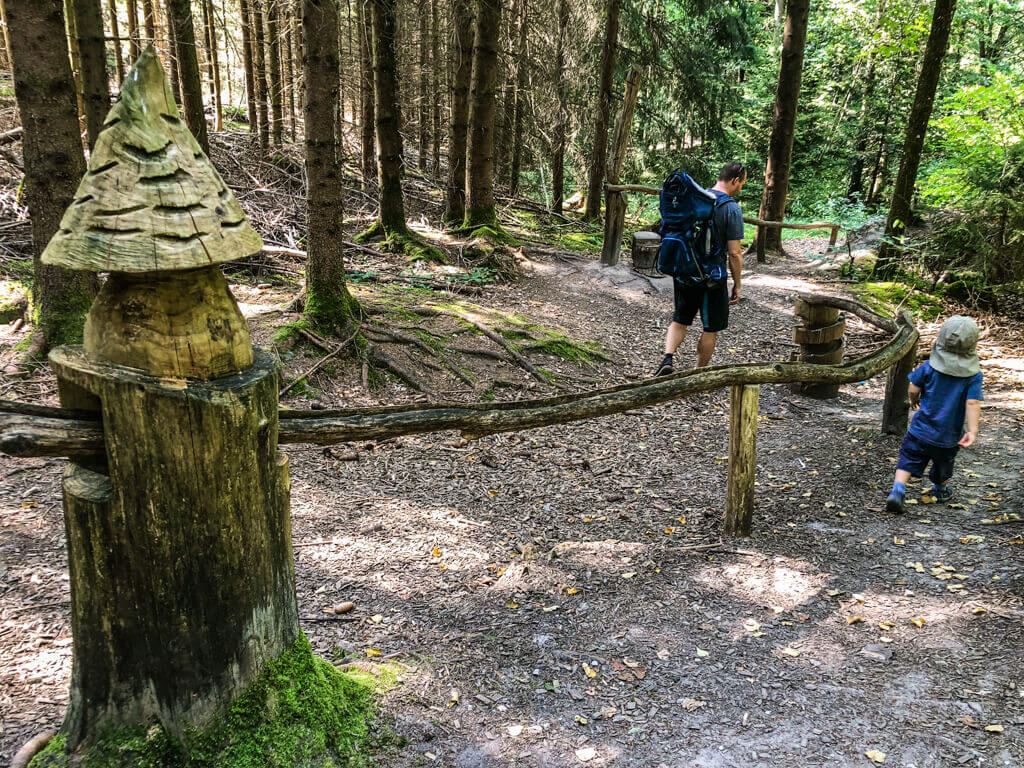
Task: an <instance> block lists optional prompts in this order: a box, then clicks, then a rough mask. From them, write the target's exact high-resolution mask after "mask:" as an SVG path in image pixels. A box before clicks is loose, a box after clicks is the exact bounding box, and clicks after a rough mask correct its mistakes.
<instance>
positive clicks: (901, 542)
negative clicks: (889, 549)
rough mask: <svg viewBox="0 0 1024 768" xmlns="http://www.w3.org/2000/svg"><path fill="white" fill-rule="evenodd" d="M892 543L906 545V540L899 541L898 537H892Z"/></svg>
mask: <svg viewBox="0 0 1024 768" xmlns="http://www.w3.org/2000/svg"><path fill="white" fill-rule="evenodd" d="M892 543H893V544H906V543H907V540H906V539H901V538H900V537H899V536H893V537H892Z"/></svg>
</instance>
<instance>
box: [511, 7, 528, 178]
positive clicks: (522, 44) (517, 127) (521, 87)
mask: <svg viewBox="0 0 1024 768" xmlns="http://www.w3.org/2000/svg"><path fill="white" fill-rule="evenodd" d="M527 3H528V0H522V7H521V8H520V13H521V15H520V18H519V45H518V48H517V53H516V96H515V111H514V114H513V116H512V132H513V138H512V163H511V165H510V166H509V185H508V187H509V195H511V196H512V197H515V196H516V195H518V194H519V173H520V171H521V170H522V167H523V120H524V113H525V112H526V107H525V104H526V71H527V69H526V34H527V30H528V26H527V23H528V11H527Z"/></svg>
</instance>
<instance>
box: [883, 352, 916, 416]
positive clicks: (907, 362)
mask: <svg viewBox="0 0 1024 768" xmlns="http://www.w3.org/2000/svg"><path fill="white" fill-rule="evenodd" d="M916 362H917V343H916V342H915V343H914V345H913V346H912V347H911V348H910V349H909V350H908V351H907V354H905V355H904V356H903V357H901V358H900V359H899V361H898V362H897V363H896V365H894V366H893V367H892V368H890V369H889V375H888V376H887V377H886V380H885V404H884V405H883V406H882V431H883V432H884V433H885V434H887V435H902V434H903V433H904V432H905V431H906V429H907V421H908V420H909V418H910V400H909V397H908V395H907V377H908V376H910V372H911V371H913V370H914V363H916Z"/></svg>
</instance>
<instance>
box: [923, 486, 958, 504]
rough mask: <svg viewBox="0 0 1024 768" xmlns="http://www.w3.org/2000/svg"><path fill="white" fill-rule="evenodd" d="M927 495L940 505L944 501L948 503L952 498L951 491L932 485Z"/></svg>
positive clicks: (946, 487) (947, 488)
mask: <svg viewBox="0 0 1024 768" xmlns="http://www.w3.org/2000/svg"><path fill="white" fill-rule="evenodd" d="M929 495H930V496H931V497H932V498H933V499H935V501H937V502H939V503H940V504H941V503H942V502H944V501H949V500H950V499H952V498H953V491H951V490H950V489H949V486H946V485H934V484H933V485H932V490H931V492H930V493H929Z"/></svg>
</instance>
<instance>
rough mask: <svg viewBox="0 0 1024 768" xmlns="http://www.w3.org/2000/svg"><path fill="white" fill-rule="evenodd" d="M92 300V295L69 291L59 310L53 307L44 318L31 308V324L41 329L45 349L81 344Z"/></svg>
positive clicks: (37, 308)
mask: <svg viewBox="0 0 1024 768" xmlns="http://www.w3.org/2000/svg"><path fill="white" fill-rule="evenodd" d="M92 299H93V297H92V295H91V294H89V293H87V292H85V291H69V292H68V293H67V294H66V295H65V296H64V301H63V303H62V306H61V307H60V309H57V308H56V307H54V308H52V309H51V310H50V311H49V312H47V313H46V315H45V316H43V315H42V314H41V313H40V311H39V307H38V306H35V307H33V308H32V322H33V324H34V325H35V326H36V327H37V328H42V330H43V336H44V337H45V339H46V347H47V349H52V348H53V347H59V346H61V345H62V344H81V343H82V333H83V331H84V330H85V317H86V315H88V314H89V308H90V307H91V306H92ZM44 351H46V350H44Z"/></svg>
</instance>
